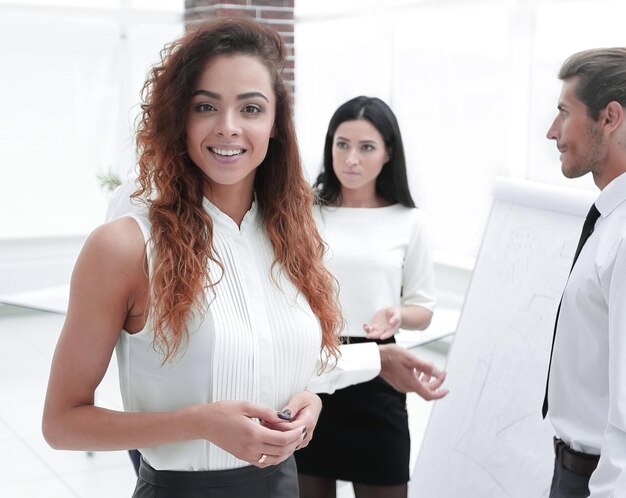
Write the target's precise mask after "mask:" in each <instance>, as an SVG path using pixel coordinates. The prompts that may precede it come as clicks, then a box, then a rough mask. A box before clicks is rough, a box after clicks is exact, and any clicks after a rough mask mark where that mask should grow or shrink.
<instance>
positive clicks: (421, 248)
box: [401, 209, 436, 311]
mask: <svg viewBox="0 0 626 498" xmlns="http://www.w3.org/2000/svg"><path fill="white" fill-rule="evenodd" d="M412 216H413V217H412V221H413V223H412V227H411V238H410V240H409V245H408V248H407V251H406V256H405V259H404V268H403V272H402V301H401V303H402V305H403V306H406V305H409V304H417V305H419V306H423V307H424V308H427V309H429V310H431V311H432V310H433V309H434V308H435V304H436V299H435V275H434V273H435V269H434V265H433V248H432V244H431V240H430V229H429V224H428V219H427V218H426V215H425V213H424V212H423V211H422V210H420V209H414V210H413V212H412Z"/></svg>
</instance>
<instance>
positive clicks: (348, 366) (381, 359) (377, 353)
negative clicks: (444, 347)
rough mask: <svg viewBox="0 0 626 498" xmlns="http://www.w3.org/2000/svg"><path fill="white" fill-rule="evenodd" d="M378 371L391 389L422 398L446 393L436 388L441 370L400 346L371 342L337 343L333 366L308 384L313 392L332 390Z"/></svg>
mask: <svg viewBox="0 0 626 498" xmlns="http://www.w3.org/2000/svg"><path fill="white" fill-rule="evenodd" d="M379 374H380V376H381V377H382V378H383V379H385V380H386V381H387V382H389V384H391V386H393V388H394V389H396V390H398V391H400V392H403V393H407V392H415V393H417V394H418V395H420V396H421V397H422V398H424V399H425V400H433V399H440V398H443V397H444V396H445V395H446V394H448V391H447V390H446V389H439V388H440V386H441V384H442V383H443V381H444V380H445V378H446V373H445V372H442V371H439V370H437V369H436V368H435V366H434V365H431V364H429V363H426V362H424V361H422V360H420V359H419V358H418V357H417V356H415V355H414V354H413V353H411V352H410V351H408V350H407V349H405V348H403V347H401V346H398V345H396V344H383V345H380V346H378V345H377V344H376V343H374V342H368V343H362V344H346V345H343V346H341V358H340V359H339V361H338V362H337V366H336V367H335V368H334V369H332V370H330V371H325V372H323V373H322V375H319V376H316V377H314V378H313V379H312V380H311V382H309V386H308V388H309V390H311V391H313V392H316V393H333V392H335V391H336V390H337V389H343V388H344V387H347V386H350V385H353V384H359V383H361V382H367V381H368V380H371V379H373V378H374V377H376V376H377V375H379Z"/></svg>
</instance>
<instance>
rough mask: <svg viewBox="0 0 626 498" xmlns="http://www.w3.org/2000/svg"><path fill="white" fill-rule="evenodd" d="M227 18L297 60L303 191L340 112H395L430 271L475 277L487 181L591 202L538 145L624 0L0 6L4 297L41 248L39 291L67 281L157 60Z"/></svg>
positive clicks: (73, 0)
mask: <svg viewBox="0 0 626 498" xmlns="http://www.w3.org/2000/svg"><path fill="white" fill-rule="evenodd" d="M229 3H232V4H237V5H236V6H235V7H234V9H230V7H231V6H230V5H228V4H229ZM207 5H210V6H207ZM260 6H262V7H260ZM229 9H230V10H229ZM237 9H239V11H240V12H241V11H243V12H244V13H245V14H248V15H252V16H254V15H258V14H261V15H263V16H265V17H273V19H270V20H269V21H268V22H271V23H272V24H273V25H274V26H275V27H277V29H278V30H279V31H281V30H282V31H283V35H285V36H286V37H287V38H286V41H287V42H288V43H290V44H292V53H293V54H294V55H293V57H292V60H293V65H294V66H295V69H294V72H293V80H294V87H295V117H296V122H297V129H298V136H299V141H300V146H301V151H302V155H303V159H304V164H305V167H306V169H307V173H308V175H309V178H310V179H311V180H313V179H314V178H315V176H316V175H317V172H318V171H319V167H320V163H321V156H322V146H323V140H324V132H325V129H326V126H327V123H328V120H329V118H330V116H331V114H332V112H333V111H334V109H335V108H336V107H337V106H338V105H339V104H341V103H343V102H344V101H346V100H348V99H349V98H352V97H354V96H356V95H360V94H365V95H375V96H378V97H380V98H382V99H383V100H385V101H387V102H388V103H389V104H390V105H391V107H392V108H393V109H394V111H395V113H396V114H397V116H398V118H399V121H400V126H401V130H402V133H403V136H404V140H405V146H406V153H407V156H408V165H409V176H410V183H411V189H412V192H413V195H414V197H415V199H416V201H417V203H418V205H419V206H420V207H421V208H423V209H425V210H426V211H427V212H428V215H429V217H430V220H431V223H432V227H433V232H434V237H435V248H436V260H437V264H438V265H439V268H440V269H444V270H448V269H453V270H455V269H459V271H462V272H465V274H467V272H469V271H471V268H472V267H473V262H474V259H475V257H476V254H477V252H478V249H479V246H480V241H481V236H482V230H483V228H484V226H485V222H486V219H487V216H488V213H489V207H490V205H491V189H492V184H493V181H494V179H495V177H497V176H508V177H514V178H523V179H530V180H536V181H539V182H546V183H551V184H554V183H556V184H558V183H565V182H566V183H567V185H570V186H572V185H574V186H576V187H580V188H584V189H589V188H594V186H593V185H592V183H591V180H590V179H589V178H584V179H582V180H579V181H573V182H572V181H566V180H565V179H563V178H562V176H561V173H560V167H559V163H558V154H557V151H556V148H555V146H554V144H553V143H552V142H549V141H548V140H546V138H545V132H546V130H547V128H548V127H549V125H550V123H551V120H552V118H553V116H554V115H555V110H556V100H557V97H558V94H559V91H560V82H559V81H558V80H557V78H556V73H557V71H558V69H559V66H560V64H561V62H562V61H563V59H564V58H565V57H566V56H568V55H569V54H571V53H573V52H575V51H578V50H582V49H585V48H590V47H598V46H614V45H620V44H623V33H622V26H621V23H622V20H623V19H624V15H625V14H626V4H625V3H624V2H623V1H621V0H593V1H585V0H558V1H557V0H541V1H540V0H463V1H461V0H385V1H382V0H296V1H293V0H290V1H288V0H274V1H265V2H263V1H256V0H239V1H234V2H221V3H218V2H210V1H209V2H207V1H204V2H202V1H198V0H195V1H194V0H188V1H187V2H183V0H89V1H86V0H36V1H28V0H22V1H7V0H0V44H1V46H2V47H4V51H3V52H4V57H3V69H2V78H0V105H1V108H2V110H3V112H2V113H0V168H1V181H0V293H6V292H15V291H19V290H27V289H28V288H30V286H31V283H32V282H30V280H28V278H26V275H25V274H24V271H23V270H24V265H23V264H22V265H21V266H20V263H23V262H24V261H23V260H24V258H27V259H29V260H30V263H33V261H32V259H33V258H39V259H40V256H41V254H40V253H39V252H33V251H35V247H37V246H40V247H43V246H44V245H45V246H46V247H48V248H49V249H48V251H47V252H46V255H45V256H46V257H47V258H48V259H50V258H56V257H57V256H58V258H57V260H56V261H55V262H54V263H53V264H52V265H51V271H52V273H53V274H54V273H55V272H56V274H54V275H53V274H49V275H48V273H46V272H42V271H37V274H38V275H39V277H38V278H39V282H38V283H37V285H41V284H42V283H43V284H45V283H46V280H49V283H57V280H59V279H63V278H67V276H68V267H71V264H73V258H74V257H75V254H74V253H75V251H76V250H77V247H80V245H81V244H82V241H83V240H84V237H85V235H86V234H87V233H89V232H90V231H91V230H92V229H93V228H94V227H95V226H97V225H98V224H99V223H101V222H102V220H103V214H104V210H105V206H106V203H107V192H106V188H103V187H102V186H101V181H100V180H99V178H101V177H102V176H105V177H106V176H107V175H110V174H113V175H117V176H119V177H126V176H132V175H133V168H134V164H135V153H134V144H133V132H134V121H135V118H136V116H137V114H138V109H139V103H140V91H141V88H142V85H143V82H144V80H145V76H146V74H147V72H148V71H149V69H150V67H151V65H152V64H154V63H155V62H157V61H158V58H159V52H160V50H161V49H162V48H163V46H164V45H165V44H166V43H168V42H169V41H171V40H173V39H175V38H176V37H177V36H179V35H180V34H182V33H183V32H184V29H185V22H187V23H188V24H192V23H193V22H196V21H197V20H198V19H201V18H203V17H206V16H207V15H212V14H215V13H217V14H223V13H226V14H228V13H232V12H235V11H236V10H237ZM265 20H266V21H267V19H265ZM55 254H56V255H57V256H55ZM64 254H66V255H67V258H65V256H64ZM64 258H65V259H64ZM33 264H34V263H33ZM42 264H43V263H42V261H38V262H37V263H36V266H37V269H38V270H41V265H42ZM16 265H17V266H16ZM16 267H20V268H21V270H20V271H18V272H17V273H15V272H14V270H12V268H16ZM444 279H445V277H444Z"/></svg>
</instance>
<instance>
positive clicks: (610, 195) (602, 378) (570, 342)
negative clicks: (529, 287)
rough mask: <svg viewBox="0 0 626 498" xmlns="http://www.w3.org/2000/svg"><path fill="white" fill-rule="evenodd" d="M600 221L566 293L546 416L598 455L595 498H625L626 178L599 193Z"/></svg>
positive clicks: (571, 440)
mask: <svg viewBox="0 0 626 498" xmlns="http://www.w3.org/2000/svg"><path fill="white" fill-rule="evenodd" d="M595 204H596V207H597V208H598V211H599V212H600V218H599V219H598V220H597V221H596V224H595V230H594V232H593V233H592V234H591V236H590V237H589V239H588V240H587V242H586V243H585V245H584V246H583V248H582V251H581V253H580V255H579V257H578V260H577V261H576V264H575V266H574V268H573V270H572V273H571V275H570V277H569V280H568V282H567V285H566V287H565V290H564V293H563V300H562V303H561V311H560V314H559V319H558V324H557V331H556V338H555V343H554V355H553V359H552V367H551V372H550V383H549V388H548V403H549V407H550V409H549V416H550V421H551V422H552V425H553V426H554V429H555V431H556V434H557V436H558V437H559V438H561V439H562V440H564V441H565V442H566V443H567V444H569V445H570V446H571V447H572V449H574V450H577V451H582V452H585V453H591V454H596V455H597V454H600V455H601V456H600V461H599V464H598V467H597V469H596V471H595V472H594V473H593V475H592V476H591V480H590V483H589V489H590V493H591V495H590V496H591V497H592V498H605V497H606V498H608V497H613V498H617V497H626V173H624V174H622V175H621V176H619V177H617V178H616V179H614V180H613V181H612V182H611V183H610V184H609V185H607V186H606V187H605V188H604V189H603V190H602V192H601V193H600V195H599V197H598V199H597V201H596V203H595Z"/></svg>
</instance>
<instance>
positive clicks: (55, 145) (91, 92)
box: [0, 0, 183, 244]
mask: <svg viewBox="0 0 626 498" xmlns="http://www.w3.org/2000/svg"><path fill="white" fill-rule="evenodd" d="M182 13H183V0H157V1H153V0H151V1H150V2H147V1H145V0H93V1H91V0H90V1H86V0H82V1H81V0H38V1H37V0H35V1H27V0H24V1H22V2H20V3H15V2H7V1H6V0H0V46H2V47H3V48H4V50H3V58H2V78H0V108H2V112H1V113H0V178H1V181H0V244H1V243H2V241H3V240H8V239H10V240H14V239H18V238H21V237H26V238H30V237H55V236H68V235H74V234H85V233H88V232H90V231H91V230H92V229H93V228H94V227H95V226H96V225H98V224H99V223H101V222H102V220H103V218H104V209H105V206H106V194H105V192H104V191H103V190H102V188H100V186H99V184H98V181H97V178H96V177H97V175H98V174H99V173H105V172H107V171H109V170H111V171H114V172H116V173H118V174H120V175H122V176H125V175H126V173H127V171H128V170H129V168H131V167H132V166H133V163H134V152H133V151H134V148H133V144H132V124H133V122H134V119H135V116H136V114H137V110H138V104H139V102H140V90H141V87H142V85H143V81H144V80H145V76H146V73H147V71H148V69H149V67H150V66H151V65H152V64H153V63H155V62H157V61H158V55H159V51H160V50H161V49H162V48H163V45H164V44H165V43H166V42H169V41H171V40H172V39H174V38H176V37H178V36H179V35H180V34H181V33H182V31H183V24H182Z"/></svg>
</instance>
